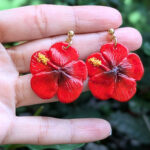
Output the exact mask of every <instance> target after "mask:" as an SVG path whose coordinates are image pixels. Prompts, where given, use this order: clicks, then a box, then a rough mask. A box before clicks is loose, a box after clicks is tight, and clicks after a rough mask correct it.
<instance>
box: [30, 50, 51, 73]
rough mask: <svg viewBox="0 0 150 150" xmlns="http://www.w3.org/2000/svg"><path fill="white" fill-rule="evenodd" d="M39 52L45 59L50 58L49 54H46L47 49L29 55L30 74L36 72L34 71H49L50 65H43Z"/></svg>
mask: <svg viewBox="0 0 150 150" xmlns="http://www.w3.org/2000/svg"><path fill="white" fill-rule="evenodd" d="M39 54H42V55H44V56H45V58H46V59H47V60H50V59H49V54H48V51H46V50H44V51H38V52H35V53H34V54H33V55H32V57H31V63H30V72H31V73H32V74H36V73H39V72H43V71H44V72H49V71H51V70H52V69H51V67H50V66H49V65H45V64H44V63H43V62H42V61H41V60H40V58H39Z"/></svg>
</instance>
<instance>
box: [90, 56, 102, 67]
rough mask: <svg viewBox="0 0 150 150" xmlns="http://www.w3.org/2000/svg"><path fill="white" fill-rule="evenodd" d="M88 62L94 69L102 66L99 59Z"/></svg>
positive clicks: (92, 58)
mask: <svg viewBox="0 0 150 150" xmlns="http://www.w3.org/2000/svg"><path fill="white" fill-rule="evenodd" d="M88 62H90V63H91V64H92V65H93V66H95V67H99V66H100V65H101V64H102V62H101V60H99V59H97V58H95V57H91V58H89V59H88Z"/></svg>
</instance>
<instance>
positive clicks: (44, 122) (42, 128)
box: [36, 117, 50, 145]
mask: <svg viewBox="0 0 150 150" xmlns="http://www.w3.org/2000/svg"><path fill="white" fill-rule="evenodd" d="M49 128H50V121H49V118H47V117H41V121H40V124H39V130H38V133H37V137H36V143H37V144H38V145H41V144H43V143H44V142H45V138H46V137H47V134H48V131H49Z"/></svg>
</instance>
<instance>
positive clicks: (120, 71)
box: [86, 44, 144, 102]
mask: <svg viewBox="0 0 150 150" xmlns="http://www.w3.org/2000/svg"><path fill="white" fill-rule="evenodd" d="M86 64H87V67H88V73H89V77H90V79H89V88H90V90H91V92H92V94H93V95H94V96H95V97H96V98H98V99H101V100H107V99H109V98H113V99H116V100H118V101H120V102H125V101H128V100H129V99H131V98H132V96H133V95H134V94H135V92H136V80H140V79H141V78H142V76H143V73H144V68H143V65H142V62H141V60H140V58H139V56H138V55H136V54H134V53H129V52H128V50H127V48H126V47H124V46H123V45H121V44H117V45H116V47H115V46H114V44H105V45H103V46H102V47H101V49H100V53H94V54H92V55H90V56H89V57H88V58H87V61H86Z"/></svg>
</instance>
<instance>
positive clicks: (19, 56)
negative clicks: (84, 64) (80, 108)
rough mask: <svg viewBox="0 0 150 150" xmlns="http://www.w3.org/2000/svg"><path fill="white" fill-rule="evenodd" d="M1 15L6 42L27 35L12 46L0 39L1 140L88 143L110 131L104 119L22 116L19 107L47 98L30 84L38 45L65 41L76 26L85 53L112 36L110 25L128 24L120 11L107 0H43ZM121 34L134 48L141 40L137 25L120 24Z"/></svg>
mask: <svg viewBox="0 0 150 150" xmlns="http://www.w3.org/2000/svg"><path fill="white" fill-rule="evenodd" d="M0 18H1V19H0V41H1V42H2V43H5V42H13V41H27V42H26V43H24V44H21V45H19V46H16V47H11V48H9V49H7V50H6V49H5V48H4V47H3V46H2V45H0V144H12V143H13V144H16V143H17V144H19V143H22V144H26V143H27V144H42V145H44V144H62V143H63V144H64V143H82V142H91V141H96V140H101V139H104V138H106V137H107V136H109V135H110V133H111V127H110V124H109V123H108V122H107V121H105V120H102V119H71V120H67V119H55V118H48V117H17V116H15V109H16V107H20V106H25V105H32V104H39V103H44V102H45V101H43V100H42V99H40V98H39V97H37V96H36V95H35V94H34V92H33V91H32V89H31V87H30V78H31V74H30V73H29V64H30V57H31V55H32V54H33V53H34V52H35V51H36V50H41V49H48V48H49V47H50V46H51V45H52V44H53V43H55V42H58V41H64V40H65V39H66V34H67V32H68V31H69V30H74V31H75V33H76V36H75V37H74V39H73V46H74V47H75V48H76V49H77V50H78V51H79V54H80V58H81V59H85V58H86V57H87V56H88V55H89V54H91V53H92V52H95V51H99V48H100V46H101V45H102V44H104V43H107V42H109V41H110V39H108V38H107V34H108V33H107V30H108V29H109V28H118V27H119V26H120V25H121V24H122V18H121V15H120V13H119V12H118V11H117V10H115V9H113V8H109V7H102V6H76V7H69V6H54V5H40V6H28V7H22V8H17V9H12V10H6V11H1V12H0ZM116 36H117V38H118V41H119V42H120V43H122V44H124V45H125V46H126V47H128V48H129V50H131V51H132V50H136V49H138V48H139V47H140V46H141V43H142V38H141V35H140V33H139V32H138V31H137V30H135V29H133V28H120V29H117V30H116ZM31 40H33V41H31ZM19 73H26V75H23V76H19ZM27 73H28V74H27ZM86 87H87V85H85V90H86ZM56 100H57V99H56V98H53V99H50V100H47V101H46V102H53V101H56Z"/></svg>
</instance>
